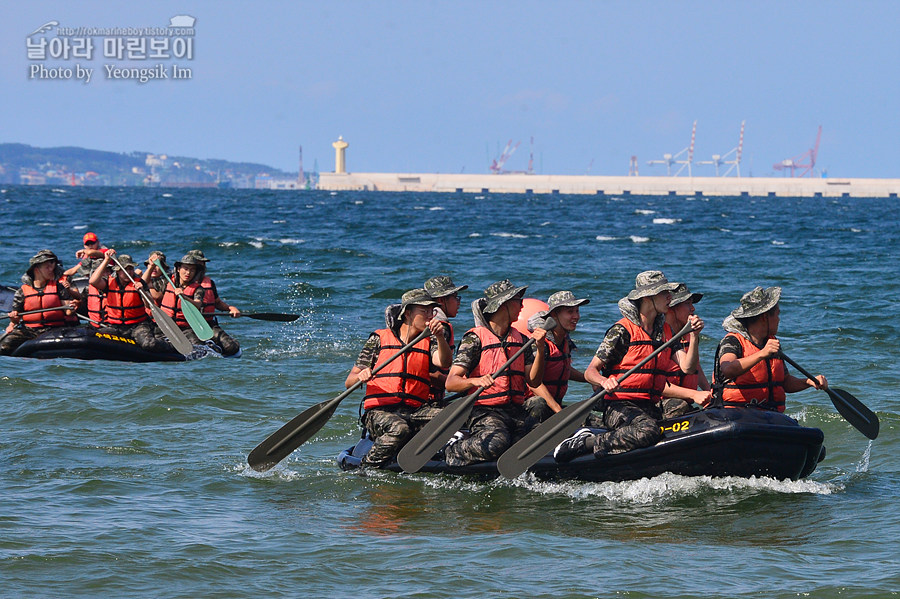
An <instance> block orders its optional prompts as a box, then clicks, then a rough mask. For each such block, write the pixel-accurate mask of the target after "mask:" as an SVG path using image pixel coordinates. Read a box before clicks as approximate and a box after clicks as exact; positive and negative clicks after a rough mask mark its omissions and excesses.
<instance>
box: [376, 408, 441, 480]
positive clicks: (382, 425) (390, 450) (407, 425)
mask: <svg viewBox="0 0 900 599" xmlns="http://www.w3.org/2000/svg"><path fill="white" fill-rule="evenodd" d="M440 411H441V409H440V408H439V407H437V406H433V405H431V404H425V405H423V406H421V407H419V408H411V407H409V406H407V405H397V406H396V407H395V406H386V407H383V408H372V409H371V410H367V411H366V413H365V414H364V415H363V423H364V425H365V427H366V431H368V433H369V436H370V437H371V438H372V439H373V444H372V447H371V449H369V451H368V453H366V455H365V456H363V458H362V460H360V465H361V466H362V467H365V468H383V467H384V466H386V465H387V464H388V462H390V461H391V460H392V459H393V458H394V457H396V456H397V454H398V453H400V450H401V449H402V448H403V446H404V445H405V444H406V442H407V441H409V439H410V438H411V437H412V436H413V435H414V434H415V433H416V432H418V430H419V429H421V428H422V427H423V426H425V424H426V423H427V422H428V421H429V420H431V419H432V418H434V417H435V416H436V415H437V414H438V412H440Z"/></svg>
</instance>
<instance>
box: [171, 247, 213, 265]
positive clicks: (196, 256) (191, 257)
mask: <svg viewBox="0 0 900 599" xmlns="http://www.w3.org/2000/svg"><path fill="white" fill-rule="evenodd" d="M207 262H209V258H207V257H206V256H204V255H203V250H191V251H189V252H188V253H187V254H185V255H184V256H182V258H181V260H179V261H178V262H176V263H175V268H178V265H179V264H196V265H197V266H205V265H206V263H207Z"/></svg>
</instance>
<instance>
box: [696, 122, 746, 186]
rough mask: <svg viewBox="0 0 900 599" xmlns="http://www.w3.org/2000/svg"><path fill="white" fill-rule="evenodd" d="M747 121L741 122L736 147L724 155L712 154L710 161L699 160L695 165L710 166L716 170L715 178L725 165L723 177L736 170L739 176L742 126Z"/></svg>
mask: <svg viewBox="0 0 900 599" xmlns="http://www.w3.org/2000/svg"><path fill="white" fill-rule="evenodd" d="M746 122H747V121H741V135H740V138H739V139H738V145H737V146H736V147H734V148H732V149H731V150H729V151H728V152H726V153H725V154H713V156H712V160H700V161H698V162H697V164H712V165H714V166H715V168H716V176H717V177H718V176H719V167H720V166H723V165H725V164H727V165H729V167H728V169H727V170H726V171H725V172H724V173H722V176H723V177H727V176H728V175H730V174H731V171H733V170H737V176H738V177H740V176H741V155H742V154H743V151H744V124H745V123H746ZM732 155H734V156H733V158H732V159H731V160H726V158H728V157H729V156H732Z"/></svg>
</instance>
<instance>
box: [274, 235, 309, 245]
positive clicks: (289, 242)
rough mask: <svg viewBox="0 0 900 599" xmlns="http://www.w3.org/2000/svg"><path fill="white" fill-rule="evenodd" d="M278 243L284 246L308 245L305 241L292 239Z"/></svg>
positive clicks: (287, 238) (285, 239) (281, 240)
mask: <svg viewBox="0 0 900 599" xmlns="http://www.w3.org/2000/svg"><path fill="white" fill-rule="evenodd" d="M278 241H279V242H280V243H283V244H284V245H299V244H301V243H306V240H305V239H291V238H290V237H286V238H284V239H279V240H278Z"/></svg>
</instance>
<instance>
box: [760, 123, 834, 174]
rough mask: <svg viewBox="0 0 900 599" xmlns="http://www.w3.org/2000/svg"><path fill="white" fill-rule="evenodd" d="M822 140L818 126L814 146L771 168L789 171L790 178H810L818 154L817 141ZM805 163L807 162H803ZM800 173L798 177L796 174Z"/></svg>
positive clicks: (820, 127) (820, 128)
mask: <svg viewBox="0 0 900 599" xmlns="http://www.w3.org/2000/svg"><path fill="white" fill-rule="evenodd" d="M821 139H822V125H819V133H818V134H817V135H816V145H814V146H813V147H812V148H810V149H809V150H807V151H805V152H803V153H802V154H800V155H799V156H794V157H793V158H788V159H786V160H782V161H781V162H779V163H777V164H773V165H772V168H774V169H775V170H776V171H785V172H787V171H788V170H790V171H791V177H806V176H807V175H808V176H810V177H812V174H813V168H814V167H815V166H816V156H818V154H819V141H820V140H821ZM804 161H807V162H804ZM798 171H799V172H800V174H799V175H798V174H797V172H798Z"/></svg>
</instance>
